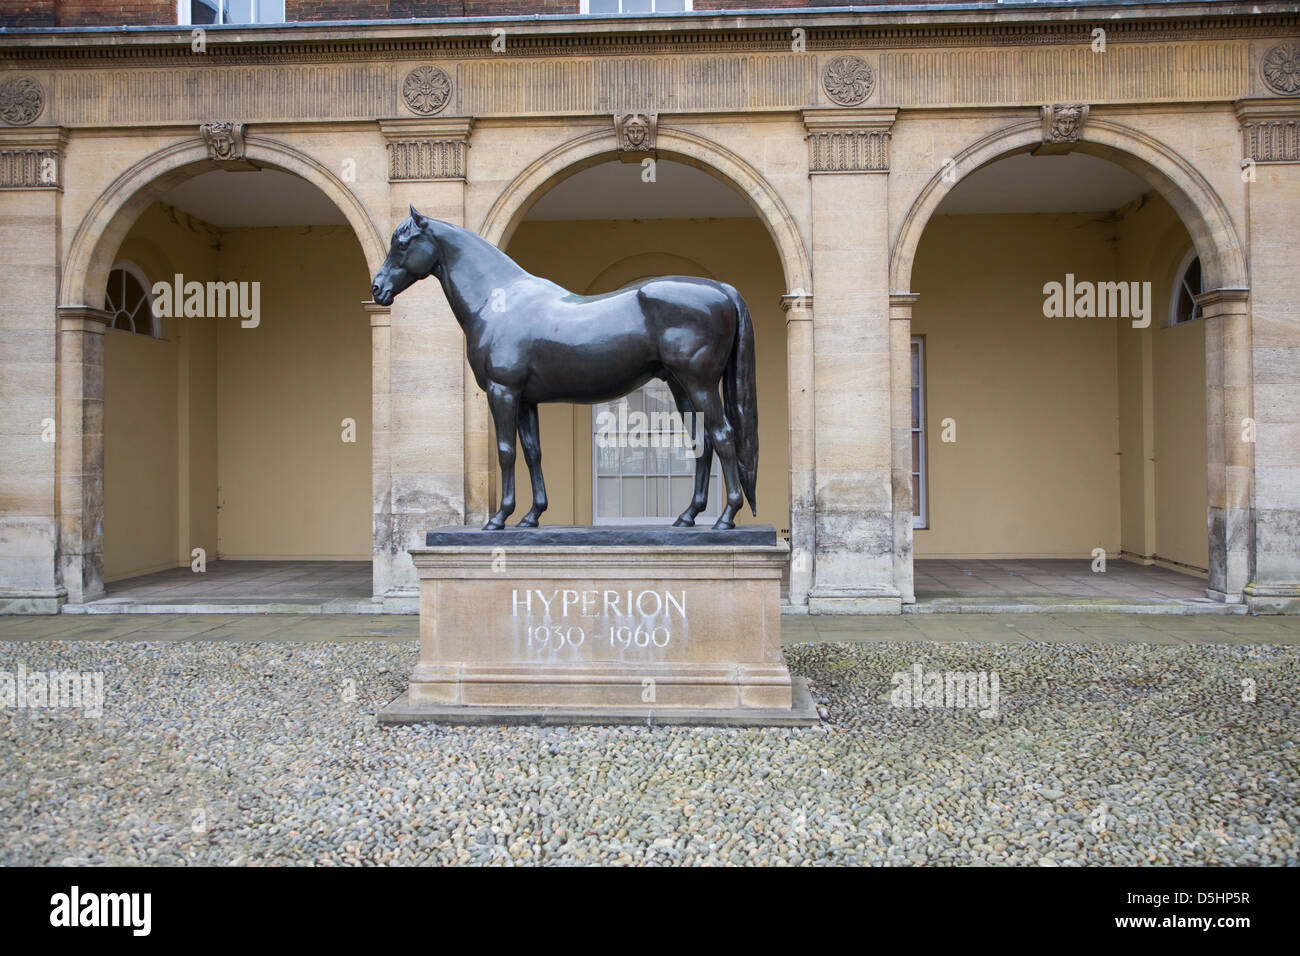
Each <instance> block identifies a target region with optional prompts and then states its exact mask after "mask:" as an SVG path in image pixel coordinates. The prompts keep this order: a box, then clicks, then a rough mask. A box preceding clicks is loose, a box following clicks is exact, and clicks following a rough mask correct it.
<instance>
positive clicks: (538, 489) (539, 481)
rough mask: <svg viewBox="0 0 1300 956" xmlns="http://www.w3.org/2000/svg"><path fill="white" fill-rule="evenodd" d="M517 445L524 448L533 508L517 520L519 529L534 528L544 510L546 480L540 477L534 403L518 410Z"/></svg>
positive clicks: (540, 441) (540, 457) (539, 446)
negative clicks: (531, 487)
mask: <svg viewBox="0 0 1300 956" xmlns="http://www.w3.org/2000/svg"><path fill="white" fill-rule="evenodd" d="M519 444H521V445H523V446H524V461H526V462H528V477H529V479H530V481H531V482H532V485H533V506H532V508H530V509H529V510H528V514H526V515H524V516H523V517H522V518H520V519H519V527H521V528H536V527H537V522H538V519H539V518H541V516H542V512H543V511H545V510H546V479H545V478H543V477H542V440H541V434H540V428H539V426H538V419H537V405H536V403H535V402H524V403H523V405H522V406H521V407H520V409H519Z"/></svg>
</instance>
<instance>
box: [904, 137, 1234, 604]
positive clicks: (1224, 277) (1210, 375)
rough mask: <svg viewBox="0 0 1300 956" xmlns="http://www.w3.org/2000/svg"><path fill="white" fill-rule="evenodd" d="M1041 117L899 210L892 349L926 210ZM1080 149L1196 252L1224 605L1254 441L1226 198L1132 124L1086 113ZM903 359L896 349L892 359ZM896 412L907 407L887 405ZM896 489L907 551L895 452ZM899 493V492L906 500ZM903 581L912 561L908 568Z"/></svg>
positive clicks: (969, 152)
mask: <svg viewBox="0 0 1300 956" xmlns="http://www.w3.org/2000/svg"><path fill="white" fill-rule="evenodd" d="M1042 141H1043V139H1042V125H1041V123H1040V122H1037V121H1029V122H1024V123H1018V124H1015V125H1013V126H1009V127H1005V128H1003V129H1000V130H997V131H995V132H993V133H990V134H988V135H987V136H985V137H983V138H981V139H980V140H978V141H976V142H974V143H972V144H970V145H969V146H967V147H966V148H965V149H963V150H961V151H960V152H958V153H957V154H956V155H955V156H954V157H953V164H952V165H950V166H949V167H948V168H947V169H944V170H941V171H938V172H936V173H935V174H934V176H932V177H931V179H930V180H929V181H928V182H927V183H926V184H925V186H923V187H922V188H921V190H920V192H919V193H918V194H917V196H916V198H915V199H914V200H913V201H912V204H911V206H910V207H909V208H908V211H907V213H906V214H905V216H904V217H903V219H902V221H901V223H900V225H899V227H898V232H897V235H896V236H895V237H894V242H893V244H892V246H891V252H890V264H889V266H890V268H889V277H890V289H891V313H892V316H893V319H894V320H895V322H896V323H898V325H897V327H896V328H895V332H898V333H900V334H896V335H894V336H893V338H892V346H893V347H894V349H898V348H903V347H906V343H908V342H909V341H910V327H911V315H912V305H913V303H914V301H915V299H916V296H915V294H913V293H912V291H911V284H912V267H913V264H914V262H915V258H916V253H917V249H918V247H919V245H920V241H921V237H922V235H923V233H924V232H925V228H926V226H927V224H928V223H929V221H930V219H931V217H932V216H933V215H934V213H935V211H936V210H937V208H938V207H939V204H940V203H941V202H942V201H943V199H944V197H946V196H947V195H948V193H949V192H950V191H951V190H952V189H953V187H954V186H955V185H956V184H957V183H958V182H960V181H961V180H962V179H964V178H965V177H966V176H967V175H969V174H970V173H972V172H974V171H975V170H977V169H979V168H981V167H983V166H986V165H988V164H990V163H993V162H996V161H997V160H999V159H1002V158H1004V157H1007V156H1010V155H1012V154H1015V153H1021V152H1025V151H1027V150H1030V149H1032V148H1034V147H1035V146H1038V145H1040V144H1041V143H1042ZM1074 148H1076V149H1078V150H1079V151H1080V152H1082V153H1087V154H1089V155H1093V156H1096V157H1098V158H1100V159H1105V160H1108V161H1110V162H1113V163H1115V164H1116V165H1119V166H1121V167H1123V168H1125V169H1127V170H1129V171H1130V172H1133V173H1135V174H1136V175H1138V176H1139V177H1141V178H1142V179H1144V180H1146V181H1147V182H1148V183H1150V184H1151V186H1152V187H1153V188H1154V189H1156V190H1157V191H1158V192H1159V193H1160V194H1161V195H1162V196H1163V197H1164V198H1165V199H1166V200H1167V201H1168V202H1169V204H1170V205H1171V206H1172V207H1173V209H1174V210H1175V211H1176V212H1177V213H1178V215H1179V218H1180V219H1181V220H1182V222H1183V224H1184V226H1185V227H1186V228H1187V231H1188V233H1189V234H1190V235H1191V238H1192V242H1193V245H1194V246H1195V249H1196V253H1197V254H1198V255H1199V256H1200V258H1201V263H1202V268H1203V270H1204V276H1205V288H1206V290H1207V291H1206V292H1205V294H1204V295H1203V296H1201V297H1200V300H1199V301H1201V304H1202V307H1203V310H1204V315H1205V319H1206V322H1207V324H1206V402H1207V428H1208V432H1209V434H1208V436H1207V440H1208V444H1207V447H1208V448H1209V449H1210V452H1209V455H1208V461H1207V467H1208V475H1207V478H1208V481H1207V486H1208V489H1209V495H1208V501H1207V524H1208V527H1209V554H1210V573H1209V588H1208V590H1207V593H1208V594H1210V595H1211V596H1212V597H1215V598H1217V599H1218V600H1221V601H1226V602H1229V603H1238V602H1240V601H1241V600H1243V588H1244V587H1245V586H1246V584H1247V583H1248V582H1249V580H1250V573H1251V566H1252V563H1253V543H1252V540H1251V529H1252V528H1253V526H1254V517H1253V505H1252V503H1251V499H1252V493H1251V488H1252V486H1253V477H1252V476H1253V473H1254V455H1253V451H1252V446H1251V445H1250V444H1248V443H1246V442H1242V441H1240V440H1239V437H1240V431H1241V424H1240V423H1241V421H1242V420H1243V419H1244V418H1247V417H1249V416H1251V414H1252V407H1253V399H1252V387H1251V371H1250V369H1251V363H1250V360H1249V348H1250V316H1249V307H1248V300H1249V272H1248V269H1247V264H1246V259H1245V252H1244V247H1243V245H1242V242H1241V239H1240V236H1239V234H1238V229H1237V226H1236V225H1235V224H1234V223H1233V221H1232V218H1231V216H1230V214H1229V212H1228V209H1227V206H1226V205H1225V204H1224V202H1223V200H1222V199H1221V198H1220V197H1219V195H1218V193H1217V192H1216V191H1215V190H1214V188H1213V187H1212V186H1211V185H1210V183H1209V182H1208V181H1207V180H1206V179H1205V177H1204V176H1203V175H1202V174H1201V173H1200V172H1199V171H1198V170H1197V169H1196V168H1195V167H1194V166H1193V165H1192V164H1191V163H1190V162H1188V161H1187V160H1186V159H1185V158H1183V157H1182V156H1181V155H1179V154H1178V153H1177V152H1176V151H1175V150H1173V149H1172V148H1170V147H1169V146H1167V145H1166V144H1164V143H1161V142H1160V141H1158V140H1156V139H1155V138H1153V137H1151V136H1148V135H1146V134H1145V133H1142V132H1140V131H1138V130H1135V129H1132V128H1130V127H1126V126H1123V125H1121V124H1119V123H1115V122H1112V121H1109V120H1104V119H1097V118H1092V119H1090V120H1088V122H1087V123H1086V124H1085V125H1084V126H1083V128H1082V131H1081V135H1080V139H1079V141H1078V143H1077V144H1076V145H1075V147H1074ZM902 360H903V357H902V356H899V355H895V356H894V361H895V363H899V362H901V361H902ZM894 414H895V418H896V419H897V418H899V417H900V416H902V415H903V414H905V412H904V411H903V410H901V409H895V413H894ZM893 472H894V487H895V488H905V489H909V490H908V491H907V492H906V493H905V495H900V496H897V497H896V499H895V505H894V508H895V528H896V532H895V538H896V540H895V551H896V552H898V553H906V554H908V555H911V553H912V532H911V522H910V520H907V521H903V520H902V516H903V515H904V513H908V517H909V519H910V512H911V509H912V501H911V494H910V463H909V462H908V461H907V460H906V459H904V458H903V456H902V455H901V454H895V456H894V460H893ZM904 498H905V500H904ZM905 573H906V575H907V578H908V580H907V582H906V589H907V590H910V589H911V569H910V560H909V567H908V569H907V570H906V572H905Z"/></svg>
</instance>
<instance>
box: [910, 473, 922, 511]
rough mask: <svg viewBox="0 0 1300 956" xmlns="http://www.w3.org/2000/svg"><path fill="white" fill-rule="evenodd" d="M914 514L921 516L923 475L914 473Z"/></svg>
mask: <svg viewBox="0 0 1300 956" xmlns="http://www.w3.org/2000/svg"><path fill="white" fill-rule="evenodd" d="M912 514H913V515H914V516H916V517H918V518H919V517H921V476H920V475H917V474H913V475H912Z"/></svg>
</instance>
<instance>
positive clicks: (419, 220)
mask: <svg viewBox="0 0 1300 956" xmlns="http://www.w3.org/2000/svg"><path fill="white" fill-rule="evenodd" d="M411 222H413V223H415V224H416V225H417V226H419V227H420V228H421V229H423V228H424V222H425V220H424V217H423V216H421V215H420V214H419V213H418V212H416V211H415V203H411Z"/></svg>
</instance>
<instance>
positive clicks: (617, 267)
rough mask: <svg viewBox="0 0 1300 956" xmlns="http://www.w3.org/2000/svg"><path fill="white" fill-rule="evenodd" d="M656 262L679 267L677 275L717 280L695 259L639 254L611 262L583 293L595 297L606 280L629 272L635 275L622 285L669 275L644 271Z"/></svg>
mask: <svg viewBox="0 0 1300 956" xmlns="http://www.w3.org/2000/svg"><path fill="white" fill-rule="evenodd" d="M654 262H669V263H672V264H673V265H676V266H679V268H678V269H677V272H676V274H677V275H697V276H703V277H704V278H706V279H716V278H717V276H715V275H714V274H713V273H712V272H710V271H709V270H708V269H706V268H704V266H702V265H700V263H698V262H696V261H695V260H694V259H688V258H687V257H686V256H679V255H677V254H676V253H671V252H638V253H635V254H633V255H630V256H625V257H624V258H622V259H619V260H618V261H617V262H611V263H610V264H609V265H607V266H606V267H605V268H604V269H602V270H600V272H599V273H598V274H597V275H596V277H595V278H594V279H592V280H591V282H590V283H588V285H587V288H586V289H585V290H584V291H583V295H594V294H595V293H596V290H598V289H601V288H603V287H604V286H605V284H606V279H607V278H608V277H609V276H611V275H619V274H624V275H626V274H627V273H629V272H630V273H634V275H631V276H630V277H629V278H627V279H624V280H623V282H622V283H621V284H622V285H626V284H627V283H629V282H636V281H637V280H638V279H647V278H650V277H651V276H658V275H667V274H668V273H665V272H663V271H661V270H655V269H650V270H649V271H643V270H645V268H646V267H647V266H648V265H650V264H651V263H654ZM681 267H684V268H681Z"/></svg>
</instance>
